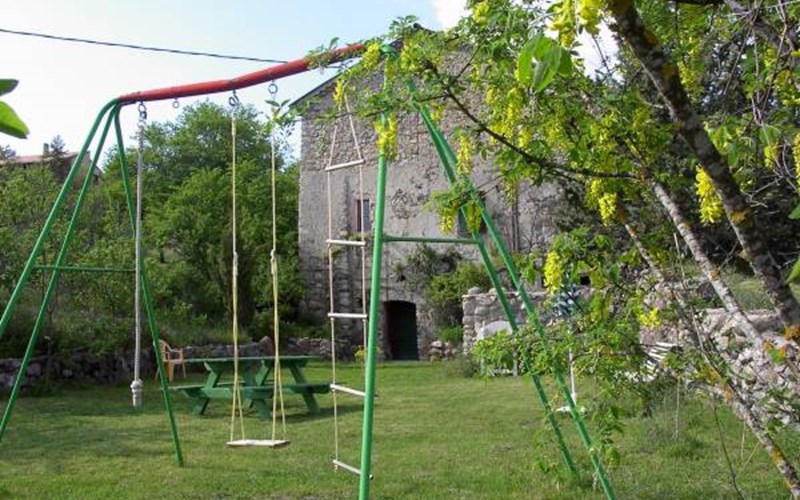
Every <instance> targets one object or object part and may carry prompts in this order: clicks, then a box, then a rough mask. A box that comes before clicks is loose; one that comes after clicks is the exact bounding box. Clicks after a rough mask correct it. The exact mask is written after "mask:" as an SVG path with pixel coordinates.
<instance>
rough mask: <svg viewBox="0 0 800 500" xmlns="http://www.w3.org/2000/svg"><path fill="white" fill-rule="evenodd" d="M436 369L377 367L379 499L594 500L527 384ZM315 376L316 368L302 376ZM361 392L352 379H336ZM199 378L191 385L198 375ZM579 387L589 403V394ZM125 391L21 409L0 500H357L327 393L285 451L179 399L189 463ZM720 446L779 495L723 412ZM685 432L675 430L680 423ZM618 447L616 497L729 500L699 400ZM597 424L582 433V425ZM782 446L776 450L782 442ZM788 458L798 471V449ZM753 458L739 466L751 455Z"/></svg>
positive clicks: (155, 410)
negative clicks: (234, 444)
mask: <svg viewBox="0 0 800 500" xmlns="http://www.w3.org/2000/svg"><path fill="white" fill-rule="evenodd" d="M451 371H452V370H450V369H448V367H447V366H446V365H428V364H388V365H382V366H380V367H379V375H378V390H379V398H378V403H377V406H376V417H375V441H374V443H375V444H374V462H373V463H374V474H375V480H374V481H373V485H372V488H373V489H372V491H373V494H374V498H424V499H427V498H431V499H438V498H464V499H473V498H476V499H478V498H498V499H517V498H519V499H523V498H525V499H530V498H534V499H540V498H541V499H575V498H602V495H601V494H600V493H599V492H597V491H594V490H592V488H591V480H590V479H586V480H584V481H581V482H574V481H572V482H571V481H564V480H563V478H564V477H565V476H564V475H563V474H561V475H559V474H557V473H556V474H545V473H544V472H542V470H541V469H542V467H539V466H537V464H542V465H544V468H548V467H554V469H555V470H556V471H562V470H563V467H561V461H560V456H559V454H558V450H557V447H556V445H555V442H554V441H553V438H552V433H551V432H550V430H549V429H548V428H547V427H545V425H544V418H543V414H542V411H541V409H540V405H539V404H538V402H537V401H536V400H535V395H534V390H533V388H532V386H531V383H530V381H529V380H527V379H524V378H520V379H512V378H502V379H493V380H488V381H486V380H481V379H475V378H461V377H455V376H451V375H450V373H451ZM308 372H309V378H310V379H311V380H325V379H327V378H328V377H329V369H328V368H327V367H325V366H323V365H317V366H312V367H310V368H309V370H308ZM340 373H341V375H340V377H339V378H340V379H341V380H344V381H346V382H350V383H351V384H352V385H355V382H356V381H357V380H358V379H359V377H360V368H358V367H356V366H353V365H350V366H347V367H344V368H342V369H341V372H340ZM193 377H194V378H199V377H201V375H199V374H198V375H194V376H193ZM587 385H590V384H588V383H586V382H584V383H582V384H581V386H580V387H581V389H580V390H581V393H580V396H579V397H580V398H584V399H583V401H582V403H583V404H585V403H586V402H587V401H588V398H591V393H592V389H591V388H587ZM128 399H129V391H128V389H127V387H125V386H118V387H91V388H86V389H69V390H64V391H61V392H60V393H58V394H57V395H55V396H47V397H35V398H30V397H29V398H24V399H21V400H20V401H19V403H18V406H17V410H16V412H15V414H14V418H13V419H12V422H11V425H10V427H9V429H8V431H7V433H6V437H5V439H4V441H3V443H2V444H1V445H0V498H115V499H122V498H218V499H222V498H225V499H228V498H276V499H283V498H305V499H324V498H353V497H354V496H355V494H356V492H357V480H356V477H355V476H353V475H351V474H349V473H346V472H339V473H335V472H334V471H333V470H332V467H331V465H330V459H331V456H332V453H333V426H332V424H333V422H332V416H331V411H330V407H331V401H330V396H327V395H326V396H322V397H320V403H321V405H322V407H323V409H324V413H323V415H321V416H318V417H314V418H311V417H309V416H308V415H307V414H306V413H305V408H304V406H303V405H302V401H301V400H300V398H298V397H295V396H291V397H288V398H287V402H288V404H289V407H288V411H289V417H288V432H289V437H290V439H291V441H292V443H291V445H290V446H289V447H287V448H283V449H277V450H276V449H264V448H248V449H235V450H234V449H229V448H226V446H225V441H226V440H227V439H228V430H229V427H228V425H229V413H228V411H229V408H228V407H227V405H226V404H224V403H222V402H216V403H214V402H212V404H211V406H210V407H209V412H208V414H207V415H206V416H204V417H195V416H192V415H191V414H190V408H191V405H190V403H189V401H188V400H186V399H184V398H181V397H178V396H177V395H176V397H175V403H176V415H177V421H178V426H179V430H180V433H181V439H182V444H183V449H184V453H185V456H186V465H185V466H184V467H178V466H177V465H176V464H175V460H174V456H173V453H172V445H171V441H170V435H169V432H168V427H167V420H166V416H165V413H164V412H163V409H162V401H161V399H160V393H159V391H158V390H157V388H155V387H154V385H153V384H152V383H148V387H147V399H146V408H145V409H144V410H143V411H142V412H141V413H136V412H134V411H133V410H131V408H130V406H129V402H128ZM342 399H343V400H345V401H347V402H349V401H353V404H348V405H347V406H345V407H344V408H341V410H342V414H341V432H340V435H341V445H342V459H343V460H344V461H345V462H348V463H352V464H357V463H358V460H357V457H358V451H359V441H360V418H361V412H360V411H359V410H360V406H359V405H357V404H355V403H356V401H354V400H352V399H350V398H348V397H344V396H343V397H342ZM719 414H720V419H721V422H722V427H723V431H724V435H725V444H726V446H727V448H728V450H729V452H730V455H731V459H732V461H733V464H734V467H735V468H736V470H737V471H740V474H739V476H738V481H739V484H740V486H741V488H742V489H743V491H744V492H745V495H746V496H747V497H748V498H770V499H771V498H786V497H787V496H788V494H787V492H786V490H785V488H784V487H783V485H782V482H781V479H780V477H779V476H778V474H777V472H776V471H775V468H774V467H773V465H772V463H771V462H770V460H769V457H768V456H767V455H766V453H765V452H763V451H762V450H761V449H760V448H758V447H755V448H754V446H755V441H754V439H753V438H752V437H751V436H750V435H749V434H748V435H746V436H745V438H744V446H742V427H741V424H740V423H738V422H737V421H736V420H735V419H734V418H733V417H732V416H731V415H730V413H729V412H728V411H727V410H725V409H720V411H719ZM676 415H677V417H678V419H679V424H678V426H679V431H678V433H677V436H676V433H675V418H676ZM562 423H563V424H564V427H563V428H564V430H565V434H566V435H567V438H568V440H569V443H570V445H571V448H572V449H573V450H574V453H575V456H576V458H577V459H578V462H579V464H580V466H581V468H582V470H583V471H584V473H585V474H584V476H585V477H586V478H590V477H591V473H590V469H589V466H588V463H589V462H588V460H587V458H586V455H585V453H583V452H582V449H581V448H580V447H579V446H578V441H577V436H576V433H575V431H574V427H573V426H572V424H571V423H570V422H569V420H567V419H566V418H564V417H562ZM246 425H247V428H248V430H249V436H248V437H253V438H258V437H266V436H267V434H268V431H267V427H266V426H265V424H263V423H262V422H260V421H259V420H258V419H257V418H256V417H255V415H254V414H250V415H249V416H246ZM625 425H626V431H625V434H623V435H622V436H620V437H618V444H619V448H620V451H621V453H622V460H621V463H620V464H619V465H618V466H617V467H615V468H614V469H613V470H612V471H611V477H612V480H613V483H614V486H615V488H616V490H617V493H618V496H619V497H620V498H637V499H661V498H681V499H683V498H702V499H714V498H733V497H735V492H734V490H733V488H732V486H731V484H730V480H729V476H728V473H727V466H726V463H725V459H724V457H723V454H722V453H721V448H720V441H719V436H718V432H717V427H716V424H715V421H714V416H713V411H712V406H711V403H709V402H707V401H705V400H703V399H700V398H694V399H692V400H690V401H687V402H683V401H682V402H681V404H680V407H679V411H678V412H676V411H675V403H674V393H673V394H671V395H670V394H667V395H666V396H665V398H664V401H663V402H662V403H661V404H660V405H659V406H658V408H657V409H656V412H655V414H654V416H653V417H652V418H633V417H631V418H627V419H626V420H625ZM590 428H591V426H590ZM784 441H785V439H784ZM791 441H792V442H791V443H790V446H788V447H787V450H786V451H787V453H788V454H789V456H790V457H791V458H793V459H794V460H795V461H797V458H798V456H799V455H800V440H798V439H797V438H796V436H793V437H792V439H791ZM754 449H755V453H754V454H753V456H752V458H751V459H750V460H749V462H747V463H746V465H744V466H743V464H744V463H745V462H746V461H747V459H748V456H749V455H750V453H751V452H752V451H753V450H754Z"/></svg>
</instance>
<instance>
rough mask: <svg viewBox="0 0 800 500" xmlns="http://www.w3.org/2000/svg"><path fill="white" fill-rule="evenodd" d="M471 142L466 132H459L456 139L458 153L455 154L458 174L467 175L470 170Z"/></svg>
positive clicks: (471, 163)
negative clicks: (459, 134) (459, 135)
mask: <svg viewBox="0 0 800 500" xmlns="http://www.w3.org/2000/svg"><path fill="white" fill-rule="evenodd" d="M472 155H473V149H472V142H471V141H470V139H469V137H467V134H461V137H459V139H458V154H457V155H456V172H458V174H459V175H469V174H470V173H471V172H472V166H473V162H472Z"/></svg>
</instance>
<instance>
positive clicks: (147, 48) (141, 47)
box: [0, 28, 286, 64]
mask: <svg viewBox="0 0 800 500" xmlns="http://www.w3.org/2000/svg"><path fill="white" fill-rule="evenodd" d="M0 33H6V34H9V35H21V36H30V37H34V38H45V39H48V40H58V41H61V42H74V43H84V44H88V45H100V46H104V47H117V48H123V49H133V50H143V51H147V52H163V53H167V54H178V55H183V56H200V57H213V58H216V59H229V60H235V61H251V62H261V63H275V64H282V63H285V62H286V61H285V60H282V59H264V58H260V57H248V56H235V55H230V54H218V53H215V52H199V51H195V50H181V49H169V48H164V47H150V46H147V45H134V44H130V43H120V42H108V41H103V40H91V39H88V38H76V37H71V36H60V35H51V34H48V33H36V32H33V31H19V30H10V29H7V28H0Z"/></svg>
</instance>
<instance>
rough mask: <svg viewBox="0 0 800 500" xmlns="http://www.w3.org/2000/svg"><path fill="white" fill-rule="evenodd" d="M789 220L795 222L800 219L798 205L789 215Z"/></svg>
mask: <svg viewBox="0 0 800 500" xmlns="http://www.w3.org/2000/svg"><path fill="white" fill-rule="evenodd" d="M789 218H790V219H795V220H797V219H800V205H797V206H796V207H794V210H792V213H790V214H789Z"/></svg>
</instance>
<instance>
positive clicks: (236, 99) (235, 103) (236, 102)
mask: <svg viewBox="0 0 800 500" xmlns="http://www.w3.org/2000/svg"><path fill="white" fill-rule="evenodd" d="M228 104H230V106H231V107H232V108H235V107H237V106H239V104H240V101H239V96H238V95H236V91H235V90H234V91H233V95H232V96H230V97H229V98H228Z"/></svg>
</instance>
